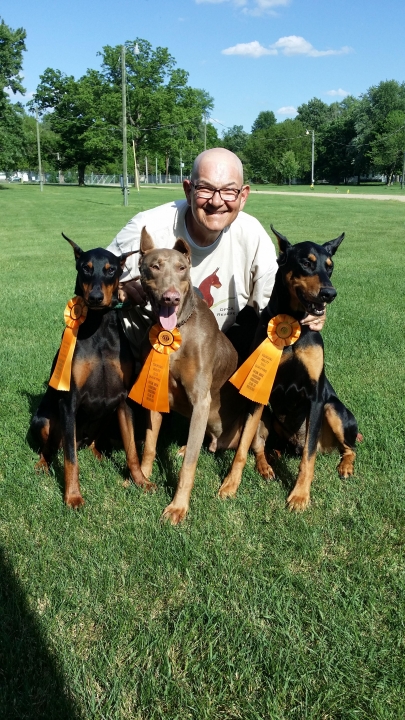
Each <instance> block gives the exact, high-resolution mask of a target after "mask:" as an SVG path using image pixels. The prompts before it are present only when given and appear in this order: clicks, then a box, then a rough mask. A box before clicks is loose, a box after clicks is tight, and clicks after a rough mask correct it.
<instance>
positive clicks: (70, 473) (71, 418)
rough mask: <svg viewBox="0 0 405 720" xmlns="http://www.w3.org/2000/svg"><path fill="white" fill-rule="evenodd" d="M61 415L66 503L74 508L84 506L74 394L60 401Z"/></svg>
mask: <svg viewBox="0 0 405 720" xmlns="http://www.w3.org/2000/svg"><path fill="white" fill-rule="evenodd" d="M59 415H60V423H61V429H62V445H63V453H64V476H65V503H66V505H69V507H72V508H79V507H80V506H81V505H84V500H83V498H82V495H81V492H80V485H79V465H78V462H77V451H76V407H75V403H74V400H73V394H71V393H66V397H63V398H61V400H60V401H59Z"/></svg>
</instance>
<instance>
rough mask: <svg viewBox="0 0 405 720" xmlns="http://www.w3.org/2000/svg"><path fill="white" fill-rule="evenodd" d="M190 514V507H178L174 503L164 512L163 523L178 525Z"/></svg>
mask: <svg viewBox="0 0 405 720" xmlns="http://www.w3.org/2000/svg"><path fill="white" fill-rule="evenodd" d="M187 512H188V507H177V506H176V505H174V504H173V503H170V505H168V506H167V508H165V509H164V510H163V512H162V516H161V518H160V519H161V520H162V522H170V524H171V525H178V524H179V523H181V522H182V520H184V518H185V517H186V515H187Z"/></svg>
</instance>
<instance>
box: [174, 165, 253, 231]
mask: <svg viewBox="0 0 405 720" xmlns="http://www.w3.org/2000/svg"><path fill="white" fill-rule="evenodd" d="M242 183H243V180H242V178H241V175H240V171H239V169H238V168H237V166H234V165H233V164H231V163H229V161H227V160H221V159H206V160H204V161H202V162H201V163H200V167H199V175H198V177H197V178H195V179H194V180H193V183H191V181H190V180H185V181H184V183H183V187H184V192H185V194H186V197H187V202H188V204H189V206H190V208H191V212H192V214H193V220H194V222H195V223H196V225H197V226H198V229H199V230H200V232H201V231H203V232H204V230H205V231H208V232H209V233H216V234H217V235H219V234H220V233H221V232H222V230H223V229H224V228H226V227H227V226H228V225H230V224H231V223H232V222H233V221H234V220H235V218H236V217H237V215H238V213H239V211H240V210H242V209H243V207H244V205H245V203H246V200H247V197H248V195H249V186H248V185H242ZM196 187H197V190H196ZM199 187H200V188H201V187H203V188H209V189H211V190H225V189H226V188H228V189H230V188H233V189H235V190H240V189H241V188H242V190H241V192H240V193H239V195H238V197H237V198H236V200H223V199H222V198H221V196H220V194H219V193H218V192H216V193H214V194H213V196H212V197H211V198H210V199H205V198H201V197H198V194H199V193H198V188H199Z"/></svg>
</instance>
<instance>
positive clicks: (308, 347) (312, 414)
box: [220, 226, 361, 511]
mask: <svg viewBox="0 0 405 720" xmlns="http://www.w3.org/2000/svg"><path fill="white" fill-rule="evenodd" d="M271 229H272V231H273V233H274V234H275V235H276V237H277V240H278V243H279V248H280V254H279V257H278V265H279V267H278V270H277V274H276V279H275V284H274V288H273V292H272V295H271V298H270V300H269V303H268V306H267V307H266V308H265V310H264V311H263V312H262V314H261V317H260V321H259V327H258V330H257V333H256V338H255V342H254V347H257V346H258V345H259V344H260V343H261V342H262V341H263V340H264V339H265V337H266V333H267V325H268V322H269V320H270V319H271V318H272V317H275V316H276V315H279V314H287V315H291V316H292V317H293V318H295V319H296V320H302V319H303V318H304V317H305V315H306V314H311V315H318V316H320V315H323V314H324V312H325V307H326V305H327V304H328V303H331V302H332V300H334V298H335V297H336V294H337V293H336V290H335V288H334V287H333V285H332V283H331V279H330V278H331V275H332V271H333V259H332V258H333V255H334V254H335V252H336V250H337V249H338V247H339V245H340V243H341V242H342V240H343V238H344V234H342V235H340V236H339V237H337V238H336V239H335V240H331V241H329V242H325V243H324V244H323V245H318V244H316V243H314V242H301V243H298V244H297V245H291V244H290V242H289V241H288V240H287V238H286V237H284V236H283V235H281V233H279V232H277V231H276V230H275V229H274V228H273V226H271ZM270 407H271V420H270V425H271V428H272V430H273V433H272V435H273V436H275V438H276V441H275V446H274V449H275V450H276V451H278V452H281V451H282V450H283V449H285V448H286V447H287V446H290V447H293V448H294V450H295V451H296V452H298V453H301V454H302V459H301V463H300V467H299V473H298V477H297V480H296V483H295V486H294V488H293V490H292V491H291V493H290V494H289V496H288V498H287V504H288V507H289V508H290V509H291V510H296V511H301V510H305V508H306V507H307V506H308V504H309V502H310V488H311V483H312V479H313V475H314V466H315V459H316V453H317V451H329V450H332V449H333V448H337V449H338V450H339V452H340V454H341V460H340V463H339V465H338V472H339V475H340V476H341V477H344V478H346V477H348V476H349V475H352V474H353V463H354V459H355V456H356V453H355V444H356V439H357V437H358V432H357V422H356V419H355V417H354V416H353V414H352V413H351V412H350V410H348V409H347V407H345V405H343V403H342V402H341V401H340V400H339V398H338V397H337V395H336V393H335V391H334V389H333V387H332V385H331V384H330V382H329V380H328V379H327V377H326V375H325V369H324V347H323V340H322V336H321V334H320V333H319V332H314V331H312V330H311V329H310V328H309V327H308V326H302V328H301V335H300V338H299V339H298V341H297V342H296V343H295V344H293V345H290V346H289V347H286V348H285V349H284V350H283V354H282V356H281V361H280V365H279V368H278V371H277V374H276V378H275V382H274V385H273V389H272V391H271V395H270ZM262 410H263V406H262V405H254V406H253V407H252V409H251V413H250V416H249V419H248V421H247V423H246V425H245V429H244V432H243V435H242V439H241V442H240V445H239V448H238V451H237V453H236V455H235V459H234V462H233V465H232V469H231V471H230V473H229V475H228V476H227V478H226V479H225V480H224V482H223V484H222V486H221V489H220V496H221V497H229V496H233V495H235V493H236V491H237V489H238V487H239V484H240V481H241V476H242V470H243V468H244V465H245V463H246V456H247V452H248V449H249V446H250V442H251V439H252V437H253V436H254V433H255V431H256V428H257V427H258V422H259V420H260V416H261V413H262ZM266 410H267V408H266ZM263 418H264V416H263ZM268 432H269V418H268V417H267V418H266V420H265V422H263V421H262V422H261V423H260V425H259V428H258V430H257V434H259V435H260V436H261V437H262V438H264V439H266V438H267V435H268ZM360 438H361V436H359V439H360ZM259 472H261V474H262V475H263V476H265V477H274V472H273V470H272V468H271V467H270V466H267V468H266V463H262V465H261V468H259Z"/></svg>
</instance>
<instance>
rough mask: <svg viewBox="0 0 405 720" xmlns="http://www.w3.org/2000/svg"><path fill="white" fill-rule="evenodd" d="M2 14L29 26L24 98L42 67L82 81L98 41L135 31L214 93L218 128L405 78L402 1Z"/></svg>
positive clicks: (185, 1) (144, 1)
mask: <svg viewBox="0 0 405 720" xmlns="http://www.w3.org/2000/svg"><path fill="white" fill-rule="evenodd" d="M0 16H1V17H2V18H3V19H4V21H5V22H6V23H7V24H8V25H10V26H11V27H12V28H17V27H21V26H22V27H24V28H25V29H26V31H27V42H26V44H27V53H25V56H24V70H23V73H24V84H25V87H26V88H27V96H28V97H29V96H30V93H32V91H34V90H35V88H36V86H37V84H38V81H39V75H40V74H41V73H42V72H43V71H44V70H45V68H46V67H52V68H54V69H59V70H61V71H63V72H65V73H67V74H70V75H74V76H75V77H80V76H81V75H82V74H84V73H85V71H86V69H87V68H98V67H99V64H100V58H99V57H98V56H97V51H99V50H101V48H102V47H103V45H117V44H121V43H122V42H124V41H126V40H133V39H134V38H136V37H141V38H145V39H146V40H148V41H149V42H150V43H151V44H152V45H153V46H154V47H156V46H157V45H161V46H165V47H168V49H169V51H170V53H171V54H172V55H173V56H174V58H175V59H176V62H177V65H178V66H179V67H181V68H183V69H185V70H187V71H188V73H189V82H190V84H191V85H192V86H193V87H198V88H203V89H205V90H207V91H208V92H209V93H210V95H212V97H213V98H214V102H215V107H214V110H213V112H212V117H213V118H215V119H216V120H218V121H220V123H222V124H216V127H217V129H218V131H219V132H220V134H221V131H222V130H223V129H224V126H226V127H230V126H233V125H243V126H244V128H245V130H247V131H250V129H251V126H252V123H253V121H254V120H255V118H256V117H257V115H258V114H259V112H260V111H261V110H273V112H275V114H276V116H277V119H278V120H279V121H281V120H283V119H285V118H286V117H293V116H294V114H295V110H296V108H297V107H298V106H299V105H300V104H301V103H304V102H307V101H308V100H310V99H311V98H312V97H319V98H321V99H322V100H323V101H324V102H327V103H329V102H333V101H334V100H340V99H342V98H343V97H344V96H345V94H348V93H349V94H352V95H355V96H358V95H360V94H361V93H362V92H365V91H366V90H367V88H369V87H370V86H371V85H375V84H378V83H379V82H380V81H381V80H387V79H395V80H398V81H401V82H402V81H403V80H405V62H404V61H405V57H404V56H405V39H404V28H405V1H404V0H388V2H385V3H384V2H378V1H377V0H335V2H334V1H333V0H165V1H164V2H163V1H162V0H120V2H115V3H114V2H110V1H107V0H97V2H96V0H69V2H53V3H51V2H50V1H49V0H46V1H45V0H18V2H15V0H14V1H13V2H11V0H2V2H1V4H0ZM214 124H215V123H214Z"/></svg>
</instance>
